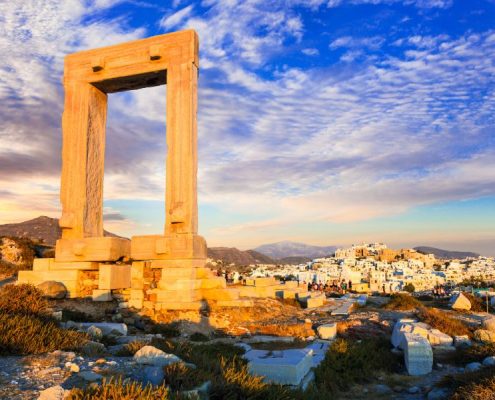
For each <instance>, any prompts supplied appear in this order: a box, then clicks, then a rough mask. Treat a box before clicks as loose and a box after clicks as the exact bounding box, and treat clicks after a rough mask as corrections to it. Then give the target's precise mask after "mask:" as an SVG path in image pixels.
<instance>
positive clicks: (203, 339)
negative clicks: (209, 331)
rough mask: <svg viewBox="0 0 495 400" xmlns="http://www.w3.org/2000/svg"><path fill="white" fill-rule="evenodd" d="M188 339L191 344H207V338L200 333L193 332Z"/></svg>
mask: <svg viewBox="0 0 495 400" xmlns="http://www.w3.org/2000/svg"><path fill="white" fill-rule="evenodd" d="M189 339H190V340H192V341H193V342H207V341H208V340H209V338H208V336H206V335H204V334H202V333H200V332H194V333H193V334H192V335H191V337H190V338H189Z"/></svg>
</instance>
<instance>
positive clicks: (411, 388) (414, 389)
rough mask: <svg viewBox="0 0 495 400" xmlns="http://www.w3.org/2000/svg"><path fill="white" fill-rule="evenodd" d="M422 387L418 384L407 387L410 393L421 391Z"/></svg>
mask: <svg viewBox="0 0 495 400" xmlns="http://www.w3.org/2000/svg"><path fill="white" fill-rule="evenodd" d="M419 391H420V389H419V387H417V386H412V387H410V388H409V389H407V393H409V394H416V393H419Z"/></svg>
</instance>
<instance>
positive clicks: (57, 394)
mask: <svg viewBox="0 0 495 400" xmlns="http://www.w3.org/2000/svg"><path fill="white" fill-rule="evenodd" d="M64 397H65V390H64V388H63V387H62V386H52V387H50V388H48V389H45V390H43V391H41V392H40V395H39V397H38V400H63V399H64Z"/></svg>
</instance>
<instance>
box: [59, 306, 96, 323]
mask: <svg viewBox="0 0 495 400" xmlns="http://www.w3.org/2000/svg"><path fill="white" fill-rule="evenodd" d="M95 320H96V319H95V317H94V316H92V315H91V314H88V313H85V312H83V311H79V310H69V309H68V308H64V309H63V310H62V321H65V322H67V321H74V322H94V321H95Z"/></svg>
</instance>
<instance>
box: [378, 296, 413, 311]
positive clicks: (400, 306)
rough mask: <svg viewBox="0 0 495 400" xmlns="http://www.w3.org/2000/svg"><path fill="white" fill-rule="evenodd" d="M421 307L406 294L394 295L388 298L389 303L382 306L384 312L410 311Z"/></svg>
mask: <svg viewBox="0 0 495 400" xmlns="http://www.w3.org/2000/svg"><path fill="white" fill-rule="evenodd" d="M419 307H421V302H420V301H419V300H417V299H416V298H414V297H413V296H411V295H410V294H406V293H395V294H393V295H392V296H390V301H389V302H388V303H387V304H385V305H384V306H383V308H384V309H385V310H394V311H412V310H415V309H417V308H419Z"/></svg>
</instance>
